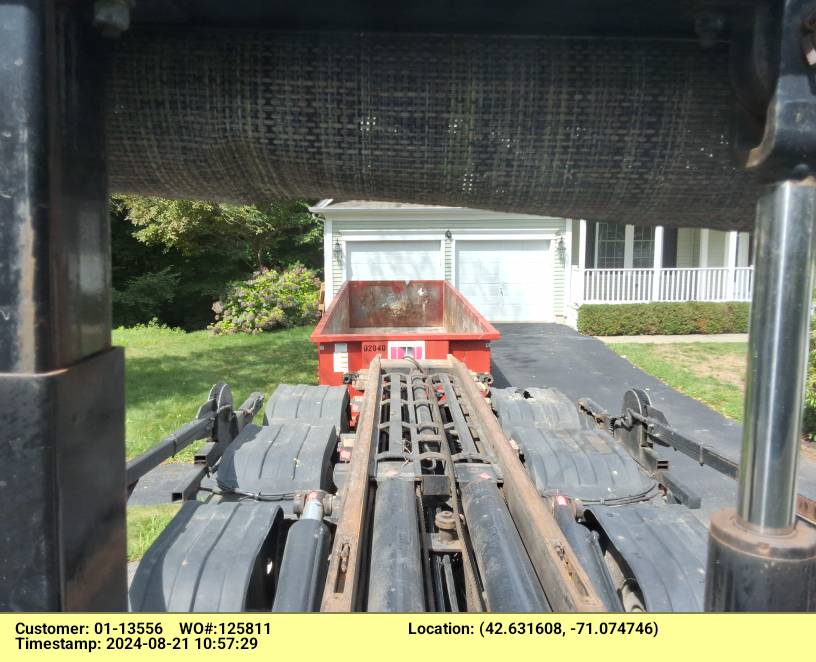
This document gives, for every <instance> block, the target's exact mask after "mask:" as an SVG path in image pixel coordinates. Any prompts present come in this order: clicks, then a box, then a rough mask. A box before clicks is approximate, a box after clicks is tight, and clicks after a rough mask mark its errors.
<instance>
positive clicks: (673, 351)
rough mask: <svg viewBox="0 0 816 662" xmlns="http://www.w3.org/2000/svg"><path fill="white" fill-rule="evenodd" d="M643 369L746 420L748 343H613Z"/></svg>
mask: <svg viewBox="0 0 816 662" xmlns="http://www.w3.org/2000/svg"><path fill="white" fill-rule="evenodd" d="M607 346H608V347H609V349H611V350H613V351H615V352H617V353H618V354H620V355H621V356H623V357H624V358H626V359H627V360H628V361H630V362H631V363H633V364H634V365H636V366H637V367H638V368H640V369H641V370H644V371H645V372H648V373H649V374H650V375H654V376H655V377H657V378H658V379H659V380H661V381H662V382H664V383H666V384H668V385H669V386H671V387H672V388H675V389H677V390H678V391H680V392H681V393H685V394H686V395H688V396H690V397H692V398H694V399H695V400H700V401H701V402H704V403H705V404H707V405H708V406H709V407H711V408H712V409H714V410H716V411H718V412H720V413H721V414H723V415H724V416H727V417H728V418H731V419H734V420H737V421H741V420H742V403H743V392H744V390H745V367H746V356H747V351H748V346H747V344H746V343H672V344H666V345H659V344H636V343H623V344H610V345H607Z"/></svg>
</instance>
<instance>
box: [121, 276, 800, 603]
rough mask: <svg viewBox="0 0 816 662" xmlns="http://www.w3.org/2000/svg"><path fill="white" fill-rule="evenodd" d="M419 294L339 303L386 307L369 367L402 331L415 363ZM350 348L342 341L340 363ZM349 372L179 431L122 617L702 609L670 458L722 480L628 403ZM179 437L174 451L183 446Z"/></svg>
mask: <svg viewBox="0 0 816 662" xmlns="http://www.w3.org/2000/svg"><path fill="white" fill-rule="evenodd" d="M436 285H437V287H438V288H440V289H441V288H442V286H441V285H440V284H439V283H437V284H436ZM429 289H430V288H429V282H427V281H420V282H405V283H385V282H376V283H373V284H370V285H369V284H366V283H352V284H351V286H350V287H349V291H351V292H356V293H357V296H358V297H360V298H364V297H365V296H366V292H373V293H375V294H376V295H377V296H379V295H383V294H384V293H385V295H386V296H385V301H383V302H380V303H377V299H376V297H373V298H369V299H368V301H369V303H368V304H367V308H366V311H367V310H370V309H372V308H378V309H380V310H384V311H386V312H385V313H383V315H382V316H381V317H380V319H384V320H386V322H387V324H386V325H384V326H383V327H382V328H376V327H373V326H371V325H370V324H368V323H367V324H366V325H365V328H364V331H363V333H364V334H365V335H366V337H368V336H371V337H374V338H382V339H383V340H382V341H379V340H378V341H376V342H377V343H379V342H382V344H383V345H384V346H385V347H388V348H389V349H391V348H393V347H394V346H398V347H402V346H404V335H406V330H407V333H410V334H411V335H412V336H414V338H413V340H412V342H414V343H415V344H414V345H413V346H414V347H415V348H419V347H420V344H418V343H422V345H424V344H425V342H426V341H425V336H423V334H430V335H427V337H428V338H432V337H434V336H435V335H437V334H438V333H439V332H438V330H437V329H436V328H435V325H434V324H430V323H427V322H428V320H427V319H425V318H422V317H421V315H419V313H417V312H416V311H418V310H423V309H424V310H426V311H430V312H427V314H428V315H431V316H434V317H438V318H440V319H441V317H442V314H441V310H439V309H434V308H433V306H428V305H427V303H428V301H427V299H426V297H428V298H430V299H431V300H433V297H434V296H435V294H434V293H430V294H429ZM444 291H445V292H446V295H447V296H450V297H452V298H453V299H454V300H455V301H457V302H459V305H460V306H461V307H460V310H465V311H471V310H472V309H471V308H470V305H469V304H468V303H467V301H466V300H464V298H463V297H462V295H461V294H460V293H458V292H457V291H456V290H455V289H453V288H452V287H451V286H450V285H448V284H445V285H444ZM438 292H439V290H437V293H436V295H438ZM400 297H402V299H400ZM348 305H349V301H348V299H347V298H345V297H339V298H338V299H336V300H335V302H334V303H333V305H332V307H331V308H330V309H329V311H328V312H327V315H326V318H324V320H323V321H321V323H320V324H319V325H318V331H316V333H315V336H317V337H318V342H319V343H320V347H319V350H318V351H319V352H321V354H323V353H326V354H329V355H331V354H336V351H337V350H336V349H335V348H334V347H333V348H330V349H327V348H326V344H327V343H328V342H329V340H327V339H326V338H323V337H322V335H325V334H326V329H327V327H330V326H331V325H332V323H333V319H334V318H333V316H335V315H337V316H338V317H341V318H342V319H343V320H350V319H351V320H353V319H356V318H357V317H359V316H360V315H361V314H368V313H367V312H365V311H363V312H361V311H360V309H359V307H357V306H354V307H351V308H348ZM411 308H413V309H414V313H413V314H410V315H405V314H402V315H400V314H395V313H394V312H393V311H406V310H409V309H411ZM387 311H391V312H387ZM479 317H480V316H479ZM347 324H348V322H347ZM358 327H359V325H358V324H348V328H346V329H344V333H345V334H346V335H345V336H343V337H342V338H339V339H342V340H344V350H345V349H346V348H347V347H349V344H347V343H351V342H359V341H357V340H353V338H354V333H355V331H356V330H358ZM490 328H491V329H492V327H490ZM496 335H497V334H496ZM417 337H419V340H417ZM491 337H492V336H491ZM313 338H314V336H313ZM389 338H390V339H389ZM331 339H334V338H331ZM394 339H396V340H394ZM365 342H367V341H366V340H365V339H364V340H363V343H365ZM392 343H394V344H392ZM451 344H452V341H451ZM335 347H336V345H335ZM385 353H386V352H385V351H383V352H382V354H385ZM469 356H470V354H467V353H466V355H465V358H466V359H467V358H468V357H469ZM362 357H363V359H365V358H366V353H365V352H363V353H362ZM481 358H482V357H478V359H477V363H478V365H479V366H480V367H481V365H482V363H480V362H479V361H480V360H481ZM358 360H360V357H359V356H358ZM333 362H334V364H335V365H336V363H337V359H336V358H335V359H334V361H333ZM342 364H343V365H344V366H345V365H347V364H346V363H345V361H344V362H342ZM353 367H354V368H355V370H354V371H353V372H348V371H347V370H346V371H344V374H343V375H337V374H336V372H337V371H333V372H329V373H325V372H324V371H323V370H321V373H320V374H321V379H322V378H325V379H327V380H328V381H330V382H333V383H334V385H320V386H307V385H280V386H279V387H278V388H277V389H276V390H275V392H274V393H273V394H272V396H271V398H270V399H269V401H268V402H267V403H266V406H265V408H264V414H263V420H262V424H261V425H255V424H253V423H251V422H249V421H250V419H251V418H252V416H253V415H254V414H255V413H256V412H258V411H259V409H260V407H261V402H260V397H259V395H254V396H253V397H251V398H250V399H249V401H248V402H247V403H244V405H243V406H242V407H241V408H239V409H238V410H237V411H235V412H234V411H233V410H232V408H231V404H230V402H228V401H227V400H226V399H225V394H226V393H228V389H227V388H226V387H225V386H223V385H220V386H217V387H214V389H213V392H212V394H211V400H210V401H208V403H207V404H205V405H204V406H203V407H202V409H201V413H200V414H199V419H198V420H199V422H194V423H192V424H190V425H191V426H199V428H201V426H202V423H201V422H200V421H209V424H207V425H209V427H207V429H208V430H209V431H210V433H211V441H210V442H209V443H208V444H206V445H205V450H204V451H202V452H199V454H198V467H199V470H198V471H193V472H192V473H191V474H190V475H191V482H190V484H189V485H187V486H185V487H184V488H183V489H181V490H179V493H180V494H185V495H187V497H188V500H187V501H186V502H185V504H184V506H183V507H182V509H181V510H180V512H179V513H178V515H177V516H176V517H175V518H174V520H173V521H172V522H171V524H170V525H169V526H168V527H167V529H166V530H165V531H164V532H163V533H162V534H161V535H160V537H159V538H158V540H156V542H155V543H154V544H153V546H152V547H151V548H150V549H149V550H148V552H147V553H146V555H145V556H144V558H143V559H142V561H141V562H140V564H139V566H138V569H137V571H136V574H135V577H134V579H133V582H132V585H131V588H130V605H131V608H132V609H134V610H137V611H157V610H158V611H161V610H168V611H197V610H201V611H219V610H224V611H240V610H270V609H271V610H275V611H317V610H323V611H375V612H422V611H450V612H470V611H502V612H541V611H549V610H555V611H700V610H702V609H703V607H704V599H705V575H706V563H707V560H706V550H707V544H706V542H707V526H706V525H707V524H708V518H709V515H710V510H711V509H710V508H709V507H708V504H707V503H705V501H706V498H705V497H701V496H700V494H697V493H695V491H694V490H693V489H690V488H689V487H688V486H687V485H685V484H684V479H683V477H682V476H680V477H678V476H676V475H675V474H674V472H673V464H674V460H673V459H672V454H674V453H676V452H677V451H679V452H680V454H683V455H684V456H686V457H694V458H695V459H696V460H697V461H698V462H699V471H700V473H701V477H702V479H703V480H705V479H706V477H709V478H715V477H717V476H719V477H720V478H721V474H723V475H726V476H729V477H731V478H733V477H734V476H735V475H736V467H735V465H734V464H733V463H732V462H730V461H729V460H727V459H726V458H724V457H722V456H720V455H718V454H717V453H716V452H714V451H711V450H710V449H706V448H705V447H704V446H703V445H701V444H696V443H695V442H694V441H693V440H691V439H687V438H685V437H683V436H682V435H681V434H680V433H679V432H677V431H675V430H674V429H673V428H671V427H670V426H669V424H668V422H667V421H666V419H665V417H664V416H663V415H662V413H661V412H660V411H658V410H656V409H654V408H653V407H651V403H650V402H649V399H648V396H646V395H645V394H644V393H643V392H641V391H636V390H633V391H629V392H626V393H625V394H624V397H623V408H622V411H621V414H620V416H610V414H608V413H607V412H605V411H602V410H601V409H600V408H599V407H598V406H597V405H594V403H592V402H591V401H589V400H582V401H580V402H579V403H576V402H571V401H570V400H569V399H568V398H567V397H566V396H565V395H564V394H562V393H561V392H559V391H558V390H555V389H551V388H533V387H531V388H527V389H516V388H502V389H492V388H491V387H490V386H489V381H490V380H489V379H485V376H484V374H483V373H481V372H479V371H476V370H473V369H472V366H469V365H467V363H466V362H463V361H461V360H460V359H459V358H457V357H456V356H455V355H454V354H453V353H449V354H448V355H447V356H446V357H444V358H430V357H427V356H422V355H420V354H417V355H415V356H410V355H409V356H403V357H401V358H387V357H386V356H382V355H381V354H380V353H376V354H375V355H374V356H373V357H370V358H368V360H365V361H364V362H363V363H358V364H357V365H354V366H353ZM339 377H344V378H345V379H338V378H339ZM337 382H340V383H339V384H338V383H337ZM343 382H346V383H345V384H344V383H343ZM350 394H351V396H352V397H351V399H350V397H349V395H350ZM356 394H359V395H356ZM219 398H220V399H219ZM355 400H356V402H355ZM353 404H354V405H356V406H352V405H353ZM352 410H354V412H355V414H352V413H351V412H352ZM219 417H220V418H219ZM186 427H189V426H186ZM202 429H203V428H202ZM184 430H185V428H183V429H182V430H181V431H180V432H179V433H177V434H176V435H175V436H174V437H173V439H174V440H178V439H185V440H192V439H193V438H194V435H189V434H187V435H186V437H185V432H184ZM185 443H189V441H185ZM167 447H168V442H167V441H166V442H164V443H163V444H160V445H159V446H158V447H157V449H155V450H151V451H147V452H146V453H145V454H144V456H143V457H142V458H136V459H134V460H133V461H132V462H131V463H130V467H132V468H138V467H143V468H144V467H147V466H148V465H147V464H146V460H145V458H149V457H154V458H155V457H163V456H164V455H165V454H166V453H162V452H161V449H162V448H165V449H167ZM177 448H178V445H177V444H176V445H175V446H174V447H173V450H176V449H177ZM137 474H138V470H136V469H134V470H133V471H131V472H129V476H130V480H133V481H134V482H135V481H136V480H137V479H138V475H137ZM801 500H802V503H807V504H809V507H810V508H812V506H813V501H812V499H810V498H806V497H801ZM807 514H808V507H803V508H802V512H801V516H802V517H803V518H804V517H805V516H807ZM811 524H812V523H811ZM806 525H808V524H806ZM776 581H779V578H777V579H776ZM787 581H788V582H789V586H788V588H789V589H790V590H791V591H794V590H798V589H797V584H798V579H797V578H796V577H794V576H788V579H787ZM773 606H774V605H769V607H771V608H772V607H773Z"/></svg>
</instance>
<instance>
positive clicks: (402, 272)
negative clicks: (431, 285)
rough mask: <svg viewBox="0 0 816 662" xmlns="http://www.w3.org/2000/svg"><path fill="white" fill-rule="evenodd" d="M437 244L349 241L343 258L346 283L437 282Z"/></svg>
mask: <svg viewBox="0 0 816 662" xmlns="http://www.w3.org/2000/svg"><path fill="white" fill-rule="evenodd" d="M440 248H441V242H439V241H350V242H348V244H347V249H346V259H347V260H348V269H347V270H346V277H347V278H348V279H349V280H439V279H441V278H442V277H443V275H442V256H441V254H440Z"/></svg>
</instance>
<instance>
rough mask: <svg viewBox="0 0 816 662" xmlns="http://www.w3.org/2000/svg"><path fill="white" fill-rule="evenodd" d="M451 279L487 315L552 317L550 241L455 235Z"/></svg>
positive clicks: (491, 317) (529, 318)
mask: <svg viewBox="0 0 816 662" xmlns="http://www.w3.org/2000/svg"><path fill="white" fill-rule="evenodd" d="M456 285H457V287H458V289H459V290H460V291H461V292H462V293H463V294H464V295H465V297H467V299H468V300H469V301H470V302H471V303H473V305H474V306H475V307H476V308H477V310H479V311H480V312H481V313H482V314H483V315H485V317H487V318H488V319H489V320H493V321H497V322H501V321H508V322H509V321H543V320H551V319H552V262H551V257H550V242H549V241H548V240H496V241H492V240H491V241H467V240H459V241H457V242H456Z"/></svg>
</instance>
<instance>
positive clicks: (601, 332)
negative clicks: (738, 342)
mask: <svg viewBox="0 0 816 662" xmlns="http://www.w3.org/2000/svg"><path fill="white" fill-rule="evenodd" d="M748 306H749V304H747V303H741V302H739V303H737V302H733V303H708V302H701V301H688V302H682V303H662V302H656V303H627V304H586V305H583V306H581V307H580V308H579V309H578V331H580V332H581V333H583V334H586V335H590V336H642V335H646V336H651V335H687V334H697V333H747V332H748Z"/></svg>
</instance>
